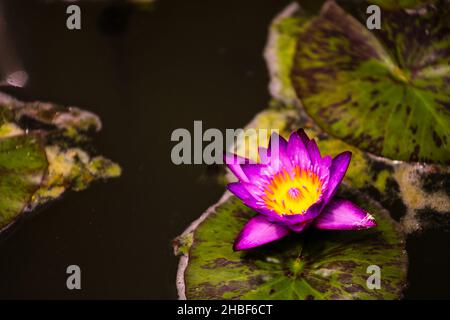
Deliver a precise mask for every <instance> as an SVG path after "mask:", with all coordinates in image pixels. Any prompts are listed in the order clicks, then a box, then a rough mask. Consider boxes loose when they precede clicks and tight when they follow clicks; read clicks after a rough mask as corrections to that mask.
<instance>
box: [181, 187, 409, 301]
mask: <svg viewBox="0 0 450 320" xmlns="http://www.w3.org/2000/svg"><path fill="white" fill-rule="evenodd" d="M342 195H345V196H346V197H347V198H352V200H355V201H356V202H357V203H358V204H360V205H361V206H362V207H364V208H365V209H366V210H368V211H370V212H371V213H372V214H373V215H374V216H375V218H376V219H377V222H378V227H377V228H374V229H369V230H364V231H336V232H335V231H333V232H328V231H326V232H325V231H318V230H308V231H306V232H303V233H301V234H293V235H291V236H288V237H287V238H284V239H282V240H279V241H277V242H274V243H271V244H268V245H265V246H262V247H259V248H255V249H252V250H248V251H238V252H234V251H233V249H232V244H233V241H234V238H235V237H236V234H238V233H239V231H240V230H241V228H242V226H243V225H244V224H245V222H246V221H248V219H249V218H251V217H252V216H254V215H255V212H254V211H252V210H251V209H249V208H247V207H245V206H244V205H243V204H242V203H241V201H240V200H239V199H237V198H235V197H234V196H231V195H230V194H228V193H226V194H225V195H224V197H223V198H222V199H221V201H220V202H219V203H218V204H217V205H216V206H213V207H212V208H210V209H209V210H208V211H207V212H206V213H205V214H204V215H203V216H202V217H201V218H200V219H199V220H197V221H196V222H194V224H193V225H192V226H191V227H190V228H189V229H188V230H187V231H186V232H185V233H184V234H183V235H182V236H180V238H178V239H177V240H176V241H175V249H176V252H177V253H179V254H182V255H183V256H182V258H181V262H180V266H179V270H178V283H177V284H178V289H179V295H180V297H181V298H187V299H302V300H303V299H398V298H401V296H402V290H403V288H404V286H405V283H406V268H407V255H406V252H405V250H404V238H403V234H402V232H401V230H400V228H399V227H398V225H397V223H396V222H394V221H393V220H392V219H391V218H390V217H389V214H388V213H387V212H386V211H385V210H384V209H383V208H382V207H381V206H379V205H378V204H377V203H376V202H374V201H372V200H369V199H368V198H366V197H363V196H361V195H356V194H353V193H351V192H349V191H347V192H345V193H344V194H342ZM373 265H376V266H378V267H380V268H381V287H380V289H369V288H368V286H367V280H368V277H369V276H370V273H368V272H367V268H368V267H369V266H373Z"/></svg>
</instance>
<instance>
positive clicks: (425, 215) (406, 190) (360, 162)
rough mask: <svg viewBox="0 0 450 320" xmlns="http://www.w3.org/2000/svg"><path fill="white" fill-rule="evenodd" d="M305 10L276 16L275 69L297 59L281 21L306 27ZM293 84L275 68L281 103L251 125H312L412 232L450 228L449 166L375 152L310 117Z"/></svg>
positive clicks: (354, 181) (353, 178) (352, 177)
mask: <svg viewBox="0 0 450 320" xmlns="http://www.w3.org/2000/svg"><path fill="white" fill-rule="evenodd" d="M301 14H302V11H301V10H300V8H299V7H298V6H297V5H289V6H288V7H287V8H286V9H284V10H283V11H282V12H281V13H280V14H279V15H278V16H277V18H275V19H274V22H273V23H272V25H271V28H270V34H269V40H268V44H267V46H266V53H267V52H271V53H272V54H271V55H268V54H266V55H265V57H266V62H267V65H268V67H269V70H282V69H283V66H281V65H280V64H286V62H287V61H292V60H293V59H294V52H293V51H291V50H277V49H276V48H278V47H279V45H278V44H277V41H274V39H284V41H285V42H289V43H295V42H296V41H297V35H295V34H294V33H290V32H284V31H286V29H283V28H278V27H277V25H280V24H283V20H287V22H286V24H289V25H291V23H292V22H293V21H298V23H299V26H298V27H297V28H296V27H295V26H292V25H291V29H292V30H294V29H297V30H298V29H301V28H302V27H303V26H304V22H303V21H301V20H298V19H296V18H295V17H298V16H299V15H301ZM274 55H275V56H274ZM286 65H287V64H286ZM291 85H292V83H291V82H290V79H289V77H288V73H287V72H271V87H270V88H271V89H273V88H277V90H271V94H272V95H273V96H274V98H276V99H277V100H280V101H281V103H280V102H279V101H273V102H272V106H271V107H269V108H268V109H267V110H265V111H263V112H261V113H259V114H257V115H256V116H255V118H254V119H253V120H252V121H251V122H250V123H249V124H248V126H247V127H251V128H262V129H266V130H267V131H268V132H270V130H271V129H279V130H280V132H281V134H282V135H283V136H284V137H285V138H287V137H288V135H289V133H290V132H292V131H293V130H297V129H298V128H304V127H306V128H309V129H308V130H307V133H308V135H309V136H311V137H315V139H316V140H317V142H318V144H319V146H320V149H321V150H323V152H324V153H325V154H331V155H336V154H338V153H340V152H343V151H345V150H350V151H351V152H352V153H353V157H352V161H351V163H350V167H349V169H348V171H347V174H346V176H345V181H346V182H347V183H349V184H350V185H351V186H352V187H355V188H358V189H360V190H362V191H365V192H367V193H368V194H370V195H371V196H373V197H375V198H376V200H378V201H380V202H381V203H382V205H383V206H384V207H386V208H387V209H388V210H390V211H391V212H395V216H394V218H395V219H397V220H399V221H401V223H402V226H403V228H404V230H405V231H406V232H407V233H411V232H416V231H419V230H421V229H424V228H430V227H432V228H436V227H439V228H443V229H450V192H449V190H450V188H449V186H448V183H446V181H449V180H450V179H449V177H450V168H449V167H448V166H441V165H432V164H424V163H407V162H403V161H392V160H389V159H387V158H382V157H378V156H372V155H371V154H370V153H367V152H363V151H362V150H360V149H358V148H356V147H354V146H351V145H349V144H348V143H346V142H344V141H342V140H340V139H337V138H334V137H332V136H330V135H328V134H325V133H324V132H323V130H321V129H320V128H319V127H318V126H317V125H316V124H315V123H314V122H313V121H311V120H310V118H309V116H308V115H307V114H306V113H305V112H304V110H303V106H302V105H301V103H300V102H299V101H298V100H295V99H293V97H292V95H291V94H289V93H290V92H292V90H293V89H292V87H291ZM294 106H296V107H297V110H298V111H297V112H295V111H294V108H295V107H294ZM261 146H262V145H261ZM238 151H239V152H240V155H242V156H244V155H245V153H244V152H243V150H238ZM249 154H253V153H252V152H249ZM254 160H256V159H254ZM228 178H229V179H230V176H228Z"/></svg>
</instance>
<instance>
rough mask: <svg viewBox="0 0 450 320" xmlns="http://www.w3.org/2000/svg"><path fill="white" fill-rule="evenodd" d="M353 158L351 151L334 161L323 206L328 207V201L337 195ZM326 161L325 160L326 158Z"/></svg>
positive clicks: (340, 155) (339, 155)
mask: <svg viewBox="0 0 450 320" xmlns="http://www.w3.org/2000/svg"><path fill="white" fill-rule="evenodd" d="M351 158H352V153H351V152H350V151H345V152H342V153H340V154H338V155H337V156H336V157H335V158H334V159H333V161H332V163H331V167H330V178H329V180H328V187H327V190H326V193H325V194H324V198H323V201H324V202H323V204H324V205H326V204H327V203H328V201H330V200H331V198H332V197H333V196H334V194H335V193H336V190H337V188H338V187H339V185H340V184H341V182H342V179H343V178H344V176H345V173H346V172H347V168H348V165H349V164H350V159H351ZM324 159H325V158H324Z"/></svg>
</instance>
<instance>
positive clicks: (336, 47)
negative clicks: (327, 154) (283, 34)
mask: <svg viewBox="0 0 450 320" xmlns="http://www.w3.org/2000/svg"><path fill="white" fill-rule="evenodd" d="M361 7H362V8H363V7H364V4H363V5H361ZM365 7H367V3H366V4H365ZM362 14H363V13H361V15H362ZM364 17H365V18H367V16H366V15H365V11H364ZM362 19H363V17H361V20H362ZM449 28H450V6H448V3H447V2H440V4H439V5H437V4H436V5H427V6H423V7H420V8H419V9H417V10H416V9H414V10H413V9H398V10H390V11H386V12H385V11H383V15H382V28H381V30H373V31H370V30H368V29H367V28H366V26H365V25H363V24H362V23H361V22H359V21H358V20H357V19H355V18H354V17H352V16H351V15H350V14H347V13H346V12H345V11H344V10H342V9H341V8H340V7H339V6H338V5H337V4H336V3H335V2H333V1H328V2H327V3H326V4H325V5H324V7H323V8H322V11H321V13H320V15H319V16H316V17H314V18H313V19H312V20H311V21H310V22H309V23H308V25H307V27H306V28H304V29H303V30H302V32H301V33H300V35H299V36H298V38H297V52H296V55H295V59H294V66H293V72H292V81H293V84H294V87H295V89H296V92H297V95H298V97H299V98H300V100H301V102H302V104H303V106H304V107H305V109H306V111H307V112H308V114H309V115H310V116H311V117H312V118H313V119H314V120H315V121H316V122H317V124H318V125H319V126H320V127H321V128H323V129H324V130H325V131H326V132H328V133H329V134H331V135H333V136H335V137H338V138H341V139H343V140H344V141H346V142H349V143H351V144H353V145H355V146H358V147H359V148H361V149H363V150H365V151H369V152H372V153H374V154H377V155H381V156H385V157H388V158H391V159H396V160H406V161H425V162H431V163H445V164H448V163H450V146H449V143H450V141H449V138H450V109H449V108H450V67H449V61H450V33H449V32H448V31H449Z"/></svg>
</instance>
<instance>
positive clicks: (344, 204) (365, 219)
mask: <svg viewBox="0 0 450 320" xmlns="http://www.w3.org/2000/svg"><path fill="white" fill-rule="evenodd" d="M275 145H276V146H277V148H275V147H274V146H275ZM275 149H277V150H275ZM259 157H260V163H256V164H252V163H250V160H248V159H245V158H240V157H237V156H235V155H232V154H226V155H225V163H226V164H227V165H228V167H229V168H230V169H231V171H232V172H233V173H234V174H235V175H236V177H237V178H238V179H239V182H235V183H230V184H228V186H227V188H228V190H230V191H231V192H232V193H233V194H234V195H236V196H237V197H238V198H240V199H241V200H242V201H243V203H244V204H245V205H246V206H248V207H250V208H252V209H253V210H255V211H256V212H258V213H259V214H258V215H256V216H255V217H253V218H251V219H250V220H249V221H248V222H247V224H246V225H245V226H244V228H243V229H242V231H241V232H240V234H239V235H238V236H237V238H236V240H235V243H234V246H233V249H234V250H245V249H250V248H253V247H257V246H260V245H263V244H266V243H268V242H271V241H274V240H277V239H280V238H282V237H284V236H286V235H288V234H289V233H291V232H301V231H303V230H305V229H306V228H308V227H315V228H318V229H328V230H354V229H366V228H371V227H375V226H376V222H375V219H374V218H373V217H372V216H371V215H370V214H369V213H367V212H366V211H364V210H363V209H361V208H360V207H358V206H357V205H355V204H354V203H352V202H350V201H348V200H345V199H338V198H333V196H334V194H335V192H336V190H337V188H338V187H339V185H340V183H341V181H342V179H343V177H344V175H345V172H346V171H347V167H348V165H349V163H350V159H351V153H350V152H348V151H347V152H343V153H340V154H339V155H337V156H336V157H335V158H334V159H333V158H331V157H330V156H328V155H327V156H324V157H322V156H321V155H320V151H319V149H318V147H317V144H316V142H315V141H314V140H313V139H309V138H308V136H307V135H306V133H305V132H304V131H303V129H300V130H299V131H297V132H293V133H292V134H291V135H290V137H289V141H286V140H285V139H284V138H283V137H280V136H279V135H277V134H273V135H272V137H271V139H270V142H269V147H268V149H265V148H260V149H259Z"/></svg>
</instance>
